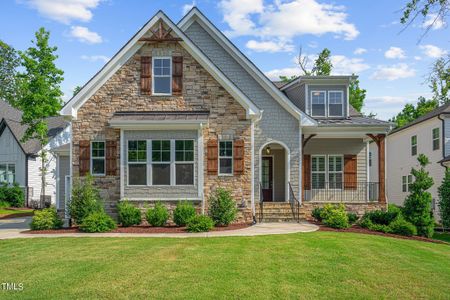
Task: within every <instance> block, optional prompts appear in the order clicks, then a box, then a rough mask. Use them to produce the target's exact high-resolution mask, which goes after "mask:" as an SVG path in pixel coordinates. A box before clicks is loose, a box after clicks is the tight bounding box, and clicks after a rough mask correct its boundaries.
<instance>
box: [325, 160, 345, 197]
mask: <svg viewBox="0 0 450 300" xmlns="http://www.w3.org/2000/svg"><path fill="white" fill-rule="evenodd" d="M343 178H344V157H343V156H342V155H328V184H329V188H330V189H342V182H343Z"/></svg>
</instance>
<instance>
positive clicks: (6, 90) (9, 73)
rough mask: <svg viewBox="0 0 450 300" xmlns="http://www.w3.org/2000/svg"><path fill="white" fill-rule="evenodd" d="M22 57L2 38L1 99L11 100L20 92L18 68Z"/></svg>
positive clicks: (0, 61)
mask: <svg viewBox="0 0 450 300" xmlns="http://www.w3.org/2000/svg"><path fill="white" fill-rule="evenodd" d="M19 65H20V58H19V55H18V54H17V51H16V50H14V48H13V47H11V46H9V45H8V44H6V43H5V42H3V41H1V40H0V99H2V100H6V101H8V102H11V101H12V100H13V99H14V98H16V97H17V95H18V94H19V85H18V82H17V68H18V67H19Z"/></svg>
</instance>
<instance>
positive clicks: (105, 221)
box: [80, 211, 117, 232]
mask: <svg viewBox="0 0 450 300" xmlns="http://www.w3.org/2000/svg"><path fill="white" fill-rule="evenodd" d="M116 227H117V225H116V222H114V220H113V219H112V218H111V217H110V216H109V215H108V214H106V213H105V212H104V211H97V212H92V213H91V214H89V215H88V216H86V217H85V218H84V219H83V222H82V223H81V224H80V230H81V231H84V232H107V231H111V230H113V229H115V228H116Z"/></svg>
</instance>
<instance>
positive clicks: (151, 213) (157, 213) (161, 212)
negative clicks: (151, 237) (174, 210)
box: [146, 202, 169, 227]
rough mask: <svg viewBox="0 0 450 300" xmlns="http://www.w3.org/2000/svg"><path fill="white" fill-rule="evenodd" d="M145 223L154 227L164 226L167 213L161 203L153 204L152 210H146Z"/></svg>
mask: <svg viewBox="0 0 450 300" xmlns="http://www.w3.org/2000/svg"><path fill="white" fill-rule="evenodd" d="M146 218H147V222H148V223H149V224H150V225H152V226H155V227H161V226H164V225H165V224H166V222H167V220H168V219H169V211H168V210H167V208H166V207H165V206H164V204H162V203H161V202H157V203H155V207H154V208H149V209H148V210H147V215H146Z"/></svg>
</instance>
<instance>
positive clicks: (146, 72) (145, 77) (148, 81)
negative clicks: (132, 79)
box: [141, 56, 152, 94]
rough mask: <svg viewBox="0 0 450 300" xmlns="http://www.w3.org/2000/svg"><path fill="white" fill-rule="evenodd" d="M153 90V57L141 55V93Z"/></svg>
mask: <svg viewBox="0 0 450 300" xmlns="http://www.w3.org/2000/svg"><path fill="white" fill-rule="evenodd" d="M151 92H152V57H151V56H141V93H142V94H150V93H151Z"/></svg>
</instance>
